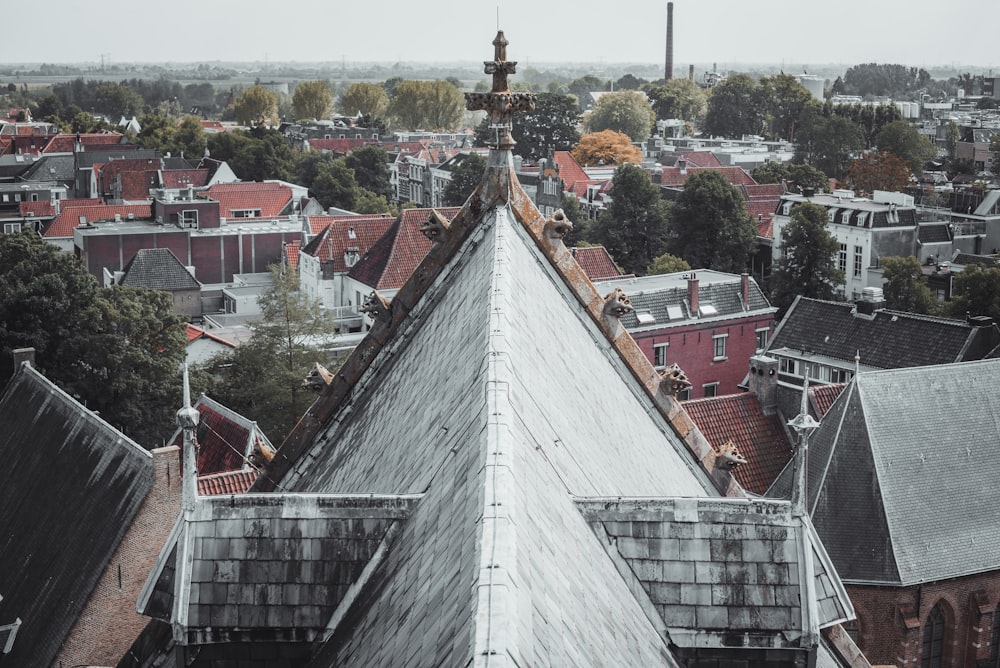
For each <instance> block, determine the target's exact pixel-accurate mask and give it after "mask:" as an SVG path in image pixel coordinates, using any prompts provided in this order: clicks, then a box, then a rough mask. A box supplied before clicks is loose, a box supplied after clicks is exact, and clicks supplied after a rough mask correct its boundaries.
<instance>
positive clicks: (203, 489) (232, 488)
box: [198, 469, 260, 496]
mask: <svg viewBox="0 0 1000 668" xmlns="http://www.w3.org/2000/svg"><path fill="white" fill-rule="evenodd" d="M258 475H260V474H259V473H258V471H257V470H256V469H240V470H238V471H223V472H222V473H212V474H210V475H202V476H198V494H199V495H200V496H217V495H220V494H246V493H247V492H248V491H249V490H250V487H251V485H253V483H254V481H255V480H257V476H258Z"/></svg>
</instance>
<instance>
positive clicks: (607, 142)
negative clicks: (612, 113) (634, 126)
mask: <svg viewBox="0 0 1000 668" xmlns="http://www.w3.org/2000/svg"><path fill="white" fill-rule="evenodd" d="M571 153H572V154H573V157H574V158H575V159H576V161H577V162H578V163H580V164H581V165H583V166H584V167H594V166H596V165H621V164H624V163H626V162H630V163H633V164H636V165H638V164H640V163H642V151H640V150H639V148H638V147H637V146H633V145H632V140H631V139H629V136H628V135H626V134H622V133H621V132H615V131H614V130H602V131H601V132H591V133H590V134H585V135H583V137H582V138H581V139H580V143H579V144H577V145H576V146H574V147H573V150H572V151H571Z"/></svg>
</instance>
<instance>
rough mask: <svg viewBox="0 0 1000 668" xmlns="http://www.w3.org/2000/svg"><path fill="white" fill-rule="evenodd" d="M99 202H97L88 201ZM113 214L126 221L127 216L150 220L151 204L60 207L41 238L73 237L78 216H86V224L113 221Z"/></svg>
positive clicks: (78, 222) (78, 219)
mask: <svg viewBox="0 0 1000 668" xmlns="http://www.w3.org/2000/svg"><path fill="white" fill-rule="evenodd" d="M89 201H95V202H99V200H89ZM115 214H117V215H119V216H121V217H122V220H126V219H127V218H128V215H129V214H132V216H133V217H134V218H140V219H142V218H146V219H149V218H152V217H153V203H152V202H150V203H149V204H125V205H121V206H116V205H111V204H96V205H88V206H77V205H71V206H60V207H59V215H57V216H56V217H55V219H54V220H53V221H52V223H51V224H50V225H49V226H48V227H47V228H45V232H44V233H43V234H42V236H43V237H46V238H48V239H58V238H63V237H71V236H73V229H74V228H75V227H76V226H77V225H79V224H80V216H86V218H87V222H88V223H91V222H94V221H95V220H114V219H115Z"/></svg>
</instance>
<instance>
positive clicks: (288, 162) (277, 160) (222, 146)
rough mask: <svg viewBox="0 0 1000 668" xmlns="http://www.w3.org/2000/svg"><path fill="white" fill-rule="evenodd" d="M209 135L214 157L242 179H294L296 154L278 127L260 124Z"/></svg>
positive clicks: (210, 150)
mask: <svg viewBox="0 0 1000 668" xmlns="http://www.w3.org/2000/svg"><path fill="white" fill-rule="evenodd" d="M207 138H208V149H209V152H210V153H211V154H212V157H213V158H215V159H217V160H225V161H226V162H228V163H229V166H230V167H231V168H232V169H233V171H234V172H235V173H236V174H237V175H238V176H239V177H240V178H241V179H244V180H246V181H265V180H268V179H280V180H282V181H290V180H291V179H292V174H293V170H294V168H295V162H296V160H295V159H296V153H295V151H294V150H293V149H292V148H291V147H290V146H289V145H288V142H287V141H286V140H285V137H284V135H283V134H281V133H280V132H278V131H277V130H274V129H270V128H265V127H262V126H261V127H255V128H253V129H252V130H250V131H249V132H247V131H235V132H222V133H218V134H212V135H208V136H207Z"/></svg>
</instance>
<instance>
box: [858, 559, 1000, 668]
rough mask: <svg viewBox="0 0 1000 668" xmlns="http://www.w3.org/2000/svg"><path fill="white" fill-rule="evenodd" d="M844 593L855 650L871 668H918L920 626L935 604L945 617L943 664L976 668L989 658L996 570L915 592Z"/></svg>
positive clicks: (997, 594) (998, 581)
mask: <svg viewBox="0 0 1000 668" xmlns="http://www.w3.org/2000/svg"><path fill="white" fill-rule="evenodd" d="M847 593H848V595H849V596H850V598H851V601H852V603H853V604H854V609H855V612H856V613H857V616H858V646H859V647H860V648H861V650H862V651H863V652H864V653H865V656H866V657H867V658H868V660H869V661H871V663H872V664H887V665H896V666H907V667H909V666H919V665H920V653H921V648H922V644H923V629H924V624H925V623H926V622H927V618H928V615H929V614H930V611H931V608H933V607H934V605H936V604H938V603H940V604H941V605H942V609H943V611H944V615H945V651H944V657H943V662H942V665H943V666H948V667H952V668H978V667H979V666H983V665H985V662H986V661H987V660H988V659H989V656H990V640H991V637H992V633H993V623H994V613H995V612H996V610H997V606H998V605H1000V571H992V572H989V573H983V574H979V575H972V576H968V577H962V578H954V579H952V580H945V581H942V582H933V583H929V584H924V585H921V586H916V587H905V588H900V587H865V586H859V585H847ZM996 621H997V623H1000V619H998V620H996Z"/></svg>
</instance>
